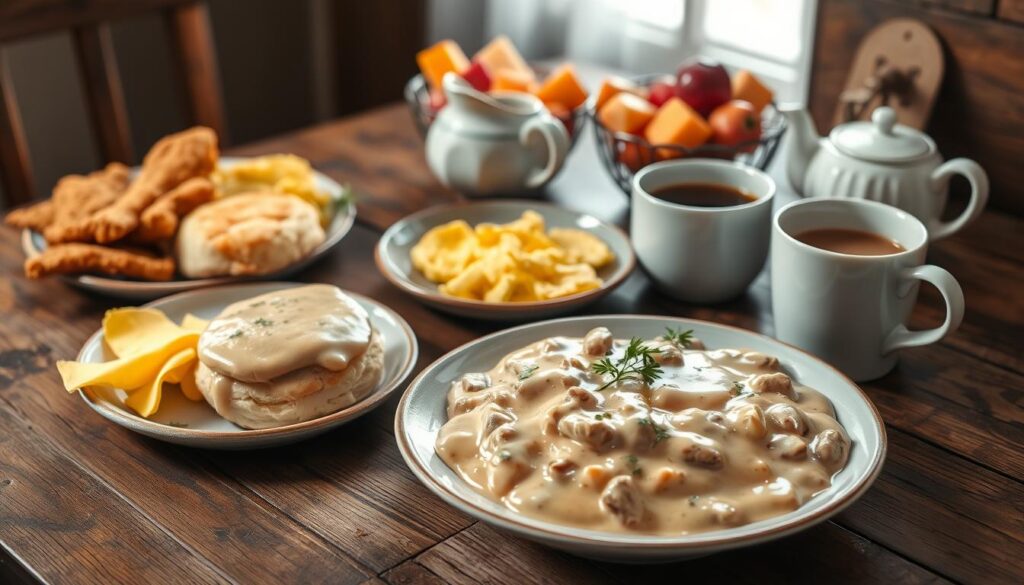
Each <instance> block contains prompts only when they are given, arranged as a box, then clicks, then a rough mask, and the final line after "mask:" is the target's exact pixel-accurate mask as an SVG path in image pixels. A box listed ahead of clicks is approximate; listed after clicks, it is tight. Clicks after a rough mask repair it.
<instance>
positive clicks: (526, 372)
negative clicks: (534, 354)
mask: <svg viewBox="0 0 1024 585" xmlns="http://www.w3.org/2000/svg"><path fill="white" fill-rule="evenodd" d="M539 367H540V366H538V365H537V364H531V365H529V366H526V367H525V368H523V370H522V371H521V372H519V381H520V382H522V381H523V380H525V379H527V378H529V377H530V376H532V375H533V373H534V372H536V371H537V368H539Z"/></svg>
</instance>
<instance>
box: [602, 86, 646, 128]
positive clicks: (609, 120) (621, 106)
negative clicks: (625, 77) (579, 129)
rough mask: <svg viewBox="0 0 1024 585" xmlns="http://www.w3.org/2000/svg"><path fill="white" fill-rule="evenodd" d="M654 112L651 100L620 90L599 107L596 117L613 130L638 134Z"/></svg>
mask: <svg viewBox="0 0 1024 585" xmlns="http://www.w3.org/2000/svg"><path fill="white" fill-rule="evenodd" d="M655 112H656V110H655V109H654V106H652V105H651V102H649V101H647V100H645V99H644V98H642V97H639V96H635V95H633V94H631V93H625V92H620V93H618V94H616V95H614V96H612V97H611V98H610V99H609V100H608V103H606V104H605V105H604V107H603V108H601V110H600V111H599V112H598V113H597V119H598V120H600V121H601V123H602V124H604V126H605V127H606V128H608V129H609V130H611V131H613V132H626V133H627V134H640V132H641V131H643V129H644V127H645V126H647V123H648V122H650V121H651V119H652V118H653V117H654V113H655Z"/></svg>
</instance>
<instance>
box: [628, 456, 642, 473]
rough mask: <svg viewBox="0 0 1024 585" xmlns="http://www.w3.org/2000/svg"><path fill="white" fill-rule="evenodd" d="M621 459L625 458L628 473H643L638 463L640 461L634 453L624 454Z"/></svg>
mask: <svg viewBox="0 0 1024 585" xmlns="http://www.w3.org/2000/svg"><path fill="white" fill-rule="evenodd" d="M623 459H625V460H626V463H627V464H628V465H629V471H630V473H632V474H633V475H634V476H637V477H640V476H641V475H643V472H644V471H643V469H640V466H639V465H638V464H639V463H640V460H639V459H637V456H636V455H626V456H624V457H623Z"/></svg>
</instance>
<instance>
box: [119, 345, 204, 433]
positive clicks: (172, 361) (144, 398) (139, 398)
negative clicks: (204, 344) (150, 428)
mask: <svg viewBox="0 0 1024 585" xmlns="http://www.w3.org/2000/svg"><path fill="white" fill-rule="evenodd" d="M195 359H196V350H195V349H193V348H191V347H190V348H188V349H183V350H181V351H180V352H178V353H176V354H174V355H172V356H171V357H170V358H169V359H168V360H167V361H166V362H164V365H163V367H161V368H160V371H159V372H157V375H156V377H154V378H153V380H152V381H151V382H150V383H148V384H146V385H144V386H142V387H140V388H136V389H133V390H129V391H128V398H127V399H126V400H125V401H124V402H125V404H127V405H128V407H129V408H131V409H132V410H134V411H135V412H137V413H139V415H140V416H144V417H147V418H148V417H150V416H152V415H153V413H155V412H156V411H157V409H158V408H160V398H161V396H162V395H163V387H164V382H165V381H166V382H171V381H177V382H180V381H181V379H182V377H183V375H184V372H185V371H187V370H188V369H190V368H191V367H192V365H193V364H194V362H195Z"/></svg>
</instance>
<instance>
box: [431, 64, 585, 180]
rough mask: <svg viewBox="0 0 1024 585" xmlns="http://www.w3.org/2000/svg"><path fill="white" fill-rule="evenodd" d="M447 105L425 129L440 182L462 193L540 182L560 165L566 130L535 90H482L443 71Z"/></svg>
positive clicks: (548, 177) (551, 174)
mask: <svg viewBox="0 0 1024 585" xmlns="http://www.w3.org/2000/svg"><path fill="white" fill-rule="evenodd" d="M443 85H444V92H445V95H446V96H447V98H448V105H447V106H445V107H444V108H443V109H442V110H441V112H440V113H439V114H438V116H437V119H435V120H434V122H433V123H432V124H431V125H430V130H429V131H428V132H427V143H426V149H427V164H428V165H429V166H430V170H431V171H433V172H434V175H436V176H437V178H438V179H439V180H440V181H441V182H442V183H444V184H445V185H447V186H449V187H451V188H453V189H455V190H457V191H460V192H463V193H465V194H467V195H500V194H510V193H517V192H522V191H524V190H533V189H537V188H539V187H542V186H543V185H544V184H545V183H547V182H548V181H550V180H551V178H552V177H554V176H555V174H556V173H557V172H558V170H559V169H560V168H561V167H562V163H563V162H565V155H566V154H567V153H568V151H569V135H568V133H567V132H566V131H565V127H564V126H563V125H562V123H561V122H559V121H558V119H556V118H555V117H554V116H552V115H551V114H550V113H549V112H548V110H547V108H545V107H544V104H543V103H542V102H541V101H540V100H539V99H537V98H536V97H535V96H532V95H529V94H526V93H513V92H508V93H495V94H486V93H482V92H479V91H477V90H475V89H473V87H472V86H470V85H469V83H467V82H466V81H465V80H463V79H462V78H461V77H459V76H457V75H455V74H454V73H449V74H447V75H445V77H444V81H443Z"/></svg>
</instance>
